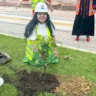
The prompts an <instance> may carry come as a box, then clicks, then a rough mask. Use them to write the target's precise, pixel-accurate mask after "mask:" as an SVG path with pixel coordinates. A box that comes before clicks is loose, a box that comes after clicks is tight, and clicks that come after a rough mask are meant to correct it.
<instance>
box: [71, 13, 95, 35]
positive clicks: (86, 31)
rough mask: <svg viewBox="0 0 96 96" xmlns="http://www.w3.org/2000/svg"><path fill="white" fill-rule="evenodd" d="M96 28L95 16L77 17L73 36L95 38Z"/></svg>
mask: <svg viewBox="0 0 96 96" xmlns="http://www.w3.org/2000/svg"><path fill="white" fill-rule="evenodd" d="M94 28H95V24H94V15H92V16H86V17H85V18H83V17H82V16H80V15H76V17H75V21H74V25H73V30H72V35H78V36H80V35H86V36H94Z"/></svg>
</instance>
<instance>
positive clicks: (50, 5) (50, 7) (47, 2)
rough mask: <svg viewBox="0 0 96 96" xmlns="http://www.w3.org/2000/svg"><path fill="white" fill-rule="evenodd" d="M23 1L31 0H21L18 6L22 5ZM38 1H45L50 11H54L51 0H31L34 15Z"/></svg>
mask: <svg viewBox="0 0 96 96" xmlns="http://www.w3.org/2000/svg"><path fill="white" fill-rule="evenodd" d="M23 1H29V0H20V1H19V2H18V4H17V7H16V8H18V7H20V5H21V4H22V2H23ZM49 1H50V2H49ZM38 2H45V3H46V4H47V6H48V8H49V9H50V11H51V12H53V7H52V4H51V0H31V7H32V15H34V10H35V7H36V4H37V3H38Z"/></svg>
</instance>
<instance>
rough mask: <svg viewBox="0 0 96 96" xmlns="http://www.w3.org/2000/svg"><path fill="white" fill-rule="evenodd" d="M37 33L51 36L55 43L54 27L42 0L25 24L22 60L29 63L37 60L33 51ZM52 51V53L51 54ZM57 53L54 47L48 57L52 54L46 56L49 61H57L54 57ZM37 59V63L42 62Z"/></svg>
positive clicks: (35, 47)
mask: <svg viewBox="0 0 96 96" xmlns="http://www.w3.org/2000/svg"><path fill="white" fill-rule="evenodd" d="M38 35H41V36H43V37H46V38H51V40H52V41H53V42H54V43H55V28H54V25H53V23H52V22H51V21H50V16H49V14H48V8H47V5H46V4H45V3H43V2H40V3H38V4H37V5H36V9H35V14H34V16H33V19H32V20H31V21H30V22H29V23H28V25H27V26H26V29H25V34H24V36H25V38H26V39H27V47H26V56H25V58H24V62H26V63H29V64H31V65H36V64H35V62H36V60H37V59H36V58H37V57H38V56H37V57H36V58H35V53H36V50H37V48H38V47H37V45H36V42H37V41H39V40H38V38H37V37H38ZM40 46H41V45H40ZM51 46H52V45H51ZM51 46H50V47H51ZM52 53H53V54H54V55H52ZM37 54H38V52H37ZM57 55H58V54H57V51H56V48H54V50H53V51H51V54H49V57H50V56H52V58H51V57H50V58H49V57H48V58H49V61H50V63H57V62H58V59H57V57H56V56H57ZM39 57H40V56H39ZM38 60H39V61H38V64H39V63H40V62H42V60H40V58H38ZM42 63H43V62H42ZM47 63H48V62H47Z"/></svg>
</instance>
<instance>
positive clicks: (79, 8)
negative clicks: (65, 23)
mask: <svg viewBox="0 0 96 96" xmlns="http://www.w3.org/2000/svg"><path fill="white" fill-rule="evenodd" d="M95 9H96V0H77V5H76V17H75V21H74V25H73V30H72V35H76V36H77V37H76V41H78V40H79V36H80V35H86V41H87V42H90V37H89V36H94V25H95V24H94V13H95Z"/></svg>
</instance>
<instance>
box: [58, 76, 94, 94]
mask: <svg viewBox="0 0 96 96" xmlns="http://www.w3.org/2000/svg"><path fill="white" fill-rule="evenodd" d="M93 85H94V84H93V83H92V82H88V80H87V79H86V78H85V77H71V78H70V79H68V80H66V81H64V82H62V83H61V84H60V86H59V87H57V91H59V90H62V93H63V95H64V96H65V94H67V95H68V96H88V94H89V93H90V92H91V91H92V88H93Z"/></svg>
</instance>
